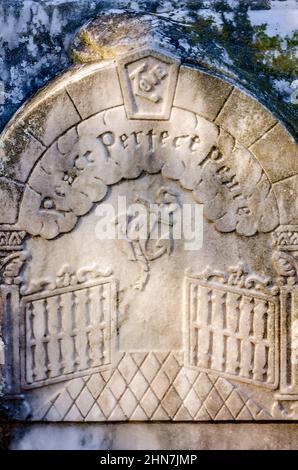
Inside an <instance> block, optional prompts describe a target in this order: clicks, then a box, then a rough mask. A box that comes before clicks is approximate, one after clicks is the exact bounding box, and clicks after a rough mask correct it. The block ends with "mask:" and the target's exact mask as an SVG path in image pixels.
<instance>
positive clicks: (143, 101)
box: [118, 53, 179, 119]
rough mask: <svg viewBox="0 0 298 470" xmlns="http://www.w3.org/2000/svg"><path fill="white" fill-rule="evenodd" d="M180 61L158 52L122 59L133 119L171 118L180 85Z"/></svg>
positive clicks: (123, 80)
mask: <svg viewBox="0 0 298 470" xmlns="http://www.w3.org/2000/svg"><path fill="white" fill-rule="evenodd" d="M178 65H179V63H178V61H177V60H176V59H171V58H170V57H169V56H167V57H165V56H163V55H161V54H157V53H153V54H152V53H148V55H146V53H142V54H138V53H137V54H135V55H132V56H131V57H130V58H129V59H128V60H127V59H122V60H119V61H118V67H119V75H120V82H121V86H122V93H123V96H124V100H125V105H126V111H127V116H128V118H129V119H168V118H169V116H170V109H171V106H172V102H173V98H174V91H175V87H176V80H177V73H178Z"/></svg>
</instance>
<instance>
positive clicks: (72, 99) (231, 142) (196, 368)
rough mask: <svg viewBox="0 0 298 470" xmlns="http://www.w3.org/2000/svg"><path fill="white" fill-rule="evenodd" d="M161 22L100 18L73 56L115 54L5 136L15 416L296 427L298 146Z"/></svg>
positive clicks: (4, 215) (4, 217) (9, 373)
mask: <svg viewBox="0 0 298 470" xmlns="http://www.w3.org/2000/svg"><path fill="white" fill-rule="evenodd" d="M144 18H145V19H144V23H143V29H142V31H143V33H142V34H141V33H140V30H139V29H138V28H137V24H138V23H136V20H135V16H134V15H131V16H127V17H125V18H124V19H123V17H121V16H119V15H117V14H114V15H113V16H112V17H104V18H102V19H101V20H96V21H95V22H94V23H91V24H89V25H88V26H87V27H86V28H83V29H82V31H81V32H80V33H79V35H78V39H77V43H76V46H75V50H74V55H77V56H79V57H80V58H82V57H83V58H85V60H86V61H87V60H88V59H89V58H88V57H86V56H84V52H83V51H82V50H80V47H79V46H80V43H79V40H80V39H81V40H82V38H84V37H85V38H86V35H87V36H88V34H89V33H90V31H91V32H92V33H93V34H94V31H95V32H96V34H97V36H96V37H97V41H98V43H99V44H100V47H98V51H97V53H98V54H101V56H102V57H101V58H100V60H99V57H97V58H98V60H97V61H94V62H91V63H85V64H84V65H82V66H76V67H74V68H72V69H70V70H69V71H68V72H66V73H65V74H64V75H62V76H61V77H59V78H57V79H56V80H55V81H54V82H53V83H51V84H50V85H49V86H47V87H46V88H45V89H43V90H42V91H41V92H40V93H39V94H38V95H37V96H36V97H34V98H33V99H32V100H31V101H29V102H28V103H27V104H26V105H25V106H24V107H23V108H22V109H21V110H20V111H19V112H18V113H17V114H16V116H15V117H14V118H13V119H12V121H11V123H10V124H9V125H8V127H7V128H6V129H5V131H4V132H3V134H2V137H1V147H0V162H1V165H0V170H1V174H0V200H1V205H0V255H1V258H0V274H1V279H0V281H1V286H0V292H1V322H2V323H1V332H2V340H1V344H2V347H1V354H0V357H1V361H0V362H1V363H2V365H1V371H2V382H3V390H2V391H3V397H2V403H4V405H3V409H5V410H6V411H7V413H8V414H9V415H10V416H11V417H13V418H20V417H22V418H25V419H30V420H34V421H40V420H46V421H125V420H141V421H147V420H158V421H160V420H170V421H172V420H175V421H178V420H179V421H181V420H182V421H184V420H192V421H212V420H258V419H259V420H264V419H266V420H273V419H274V420H275V419H297V411H296V412H295V409H296V410H297V406H296V405H297V400H298V343H297V342H298V290H297V266H298V264H297V263H298V261H297V255H298V195H297V182H298V155H297V146H296V144H295V142H294V140H293V138H292V137H291V136H290V135H289V133H288V132H287V131H286V129H285V128H284V126H283V125H282V123H281V122H279V121H278V119H277V118H276V117H275V116H273V115H272V114H271V113H270V112H269V111H268V110H266V109H265V108H264V107H263V106H262V105H261V104H260V103H259V102H258V101H256V100H255V99H254V98H253V97H251V96H250V95H248V94H247V93H245V92H244V91H242V90H241V89H239V88H238V87H237V86H236V85H234V84H231V83H228V82H227V81H225V80H223V79H221V78H219V77H217V76H215V75H214V74H212V73H209V72H207V71H201V70H198V69H196V68H195V67H188V66H185V65H183V64H181V63H180V61H179V59H178V58H177V57H176V56H175V54H174V53H173V51H170V52H169V51H168V50H167V49H166V48H163V47H162V44H159V45H158V46H157V45H156V44H154V42H152V41H150V27H148V24H149V26H150V22H149V20H148V19H146V17H144ZM111 22H112V23H111ZM107 24H109V25H110V26H111V24H112V25H113V27H116V26H117V28H118V29H117V28H116V29H117V31H118V32H117V38H116V39H115V37H114V36H113V35H109V33H108V32H107V31H108V30H107V29H106V28H105V25H107ZM144 25H145V26H146V28H145V29H144ZM109 30H110V29H109ZM112 30H113V31H114V30H115V28H114V29H113V28H112ZM128 31H130V34H129V35H128ZM127 36H129V37H130V40H129V41H128V40H127ZM161 43H162V41H161ZM164 46H165V44H164Z"/></svg>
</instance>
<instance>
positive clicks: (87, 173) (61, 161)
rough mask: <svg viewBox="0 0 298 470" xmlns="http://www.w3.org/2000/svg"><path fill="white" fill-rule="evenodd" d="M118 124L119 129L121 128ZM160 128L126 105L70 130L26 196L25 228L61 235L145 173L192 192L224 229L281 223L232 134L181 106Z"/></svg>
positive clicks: (253, 229) (266, 186)
mask: <svg viewBox="0 0 298 470" xmlns="http://www.w3.org/2000/svg"><path fill="white" fill-rule="evenodd" d="M120 118H121V119H120ZM119 120H120V121H121V122H122V124H121V126H119V125H116V124H115V123H116V122H118V121H119ZM173 123H174V124H175V126H174V127H173ZM176 126H179V132H177V129H176ZM160 127H161V126H160V125H158V124H157V123H156V124H153V123H152V122H148V123H146V124H145V122H143V121H139V122H138V123H136V121H127V119H126V117H125V112H124V110H123V108H119V109H118V108H117V109H114V110H110V111H105V112H102V113H99V114H98V115H96V116H94V117H92V118H90V119H87V120H86V121H84V122H83V123H81V124H80V125H79V126H77V127H76V128H73V129H70V130H69V131H68V132H67V133H66V134H65V135H63V136H61V137H60V138H59V139H58V140H57V141H56V142H55V143H54V144H53V145H52V146H51V147H50V148H49V149H48V150H47V152H45V154H44V155H43V157H42V159H41V160H40V161H39V162H38V164H37V165H36V167H35V169H34V171H33V172H32V174H31V176H30V180H29V181H28V183H27V184H26V188H25V191H24V195H23V199H22V204H21V210H20V216H19V223H20V226H21V227H22V228H23V229H26V230H27V231H28V232H29V233H31V234H33V235H38V234H39V235H41V236H43V237H45V238H48V239H51V238H55V237H56V236H57V235H58V234H59V233H61V232H62V233H63V232H68V231H70V230H71V229H72V228H73V227H74V225H75V224H76V221H77V218H78V217H80V216H82V215H84V214H86V213H87V212H88V211H89V210H90V209H91V207H92V205H93V203H95V202H99V201H101V200H102V199H103V198H104V197H105V196H106V194H107V190H108V186H109V185H113V184H116V183H118V182H119V181H120V180H121V179H122V178H126V179H132V178H137V177H139V176H140V175H141V173H142V172H143V171H145V172H147V173H150V174H154V173H159V172H161V173H162V175H163V176H164V177H166V178H168V179H171V180H178V181H179V182H180V184H181V186H182V187H183V188H185V189H188V190H190V191H193V197H194V199H195V201H197V202H199V203H201V204H204V211H205V215H206V217H207V218H208V219H209V220H210V221H212V222H213V223H214V224H215V227H216V229H217V230H218V231H220V232H233V231H236V232H237V233H239V234H241V235H245V236H252V235H254V234H256V233H257V232H261V233H266V232H270V231H272V230H273V229H274V228H275V227H276V226H277V225H278V223H279V213H278V208H277V203H276V199H275V196H274V193H273V191H272V187H271V185H270V182H269V180H268V179H267V177H266V175H265V173H264V172H263V170H262V168H261V167H260V165H259V164H258V163H257V162H256V160H255V159H254V158H253V156H252V154H251V153H250V152H249V151H248V150H246V149H245V148H244V147H242V146H239V145H238V144H237V143H236V142H235V139H234V138H233V137H232V136H231V135H229V134H228V133H227V132H225V131H222V130H219V129H218V127H217V126H215V125H214V124H213V123H211V122H209V121H207V120H206V119H203V118H201V117H199V116H197V115H196V114H194V113H189V112H187V111H183V110H180V109H175V108H173V110H172V120H171V121H169V122H167V123H163V126H162V128H160ZM57 168H58V169H59V170H57ZM29 214H30V215H29Z"/></svg>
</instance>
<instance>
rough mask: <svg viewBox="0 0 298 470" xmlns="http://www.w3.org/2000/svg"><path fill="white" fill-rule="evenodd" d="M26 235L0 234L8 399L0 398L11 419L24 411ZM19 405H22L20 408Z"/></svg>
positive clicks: (0, 333) (0, 352)
mask: <svg viewBox="0 0 298 470" xmlns="http://www.w3.org/2000/svg"><path fill="white" fill-rule="evenodd" d="M25 236H26V232H24V231H0V326H1V330H0V359H1V360H0V367H1V385H0V390H1V388H3V389H4V391H5V400H4V399H1V405H0V414H1V416H4V417H9V416H10V415H11V411H10V410H12V409H14V410H21V409H23V404H22V396H21V395H20V371H19V360H18V357H19V342H18V339H19V337H20V335H19V309H20V293H19V285H20V283H21V277H20V272H21V270H22V267H23V265H24V262H25V261H26V260H27V259H28V253H27V252H26V251H24V246H23V242H24V239H25ZM11 337H13V338H14V341H13V342H12V341H11V340H9V338H11ZM16 402H18V403H19V404H18V405H17V406H16ZM14 414H15V413H14ZM17 414H18V416H21V415H23V412H20V413H19V411H17Z"/></svg>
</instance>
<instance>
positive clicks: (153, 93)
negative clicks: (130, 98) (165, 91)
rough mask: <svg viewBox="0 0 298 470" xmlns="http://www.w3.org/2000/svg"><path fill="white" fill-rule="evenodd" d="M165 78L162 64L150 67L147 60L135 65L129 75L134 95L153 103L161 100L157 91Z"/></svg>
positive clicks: (165, 72) (165, 73)
mask: <svg viewBox="0 0 298 470" xmlns="http://www.w3.org/2000/svg"><path fill="white" fill-rule="evenodd" d="M167 76H168V73H167V71H166V69H165V65H164V64H158V63H156V64H155V65H152V66H151V67H150V65H149V61H148V60H146V61H144V62H143V63H141V64H140V65H137V66H136V68H135V69H134V70H133V71H132V72H130V74H129V78H130V79H131V80H132V81H133V82H134V87H133V90H134V94H135V95H136V96H141V97H142V98H145V99H147V100H149V101H153V102H154V103H158V102H159V101H161V100H162V99H163V98H162V96H161V95H160V94H158V91H157V90H158V87H159V85H160V84H161V82H162V80H164V79H165V78H166V77H167Z"/></svg>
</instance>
